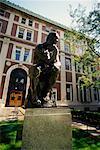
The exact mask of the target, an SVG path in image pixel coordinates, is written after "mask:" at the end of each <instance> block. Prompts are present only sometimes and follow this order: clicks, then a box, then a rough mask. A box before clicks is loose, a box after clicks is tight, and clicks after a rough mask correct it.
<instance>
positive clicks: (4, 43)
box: [0, 37, 10, 85]
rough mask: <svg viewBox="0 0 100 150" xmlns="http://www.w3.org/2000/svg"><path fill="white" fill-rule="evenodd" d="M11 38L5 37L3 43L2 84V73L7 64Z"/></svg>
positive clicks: (0, 70)
mask: <svg viewBox="0 0 100 150" xmlns="http://www.w3.org/2000/svg"><path fill="white" fill-rule="evenodd" d="M9 41H10V39H9V38H6V37H5V38H4V41H3V44H2V49H1V54H0V64H1V65H0V85H1V80H2V74H3V70H4V66H5V60H6V56H7V51H8V47H9Z"/></svg>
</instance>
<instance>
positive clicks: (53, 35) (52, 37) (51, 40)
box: [46, 32, 59, 45]
mask: <svg viewBox="0 0 100 150" xmlns="http://www.w3.org/2000/svg"><path fill="white" fill-rule="evenodd" d="M58 39H59V35H58V33H57V32H50V33H49V34H48V36H47V39H46V43H47V44H49V45H53V44H56V43H57V42H58Z"/></svg>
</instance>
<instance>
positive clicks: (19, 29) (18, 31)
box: [17, 27, 25, 39]
mask: <svg viewBox="0 0 100 150" xmlns="http://www.w3.org/2000/svg"><path fill="white" fill-rule="evenodd" d="M20 30H23V38H20V37H19V33H20ZM24 35H25V29H24V28H21V27H19V30H18V35H17V36H18V38H20V39H24Z"/></svg>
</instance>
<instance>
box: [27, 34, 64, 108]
mask: <svg viewBox="0 0 100 150" xmlns="http://www.w3.org/2000/svg"><path fill="white" fill-rule="evenodd" d="M58 39H59V35H58V33H56V32H50V33H49V35H48V36H47V39H46V42H44V43H43V44H39V45H37V46H36V48H35V52H34V63H33V66H32V67H31V68H30V69H29V77H30V86H29V89H28V95H27V101H28V103H30V106H31V107H44V105H45V104H46V103H47V99H46V97H47V95H48V93H50V91H51V90H52V87H53V85H54V84H55V82H56V79H57V75H58V73H59V70H60V66H61V63H60V61H59V49H58V47H57V45H56V44H57V42H58ZM26 107H28V106H26Z"/></svg>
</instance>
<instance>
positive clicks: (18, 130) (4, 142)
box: [0, 121, 23, 150]
mask: <svg viewBox="0 0 100 150" xmlns="http://www.w3.org/2000/svg"><path fill="white" fill-rule="evenodd" d="M22 128H23V122H22V121H10V122H1V123H0V150H21V145H22Z"/></svg>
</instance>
